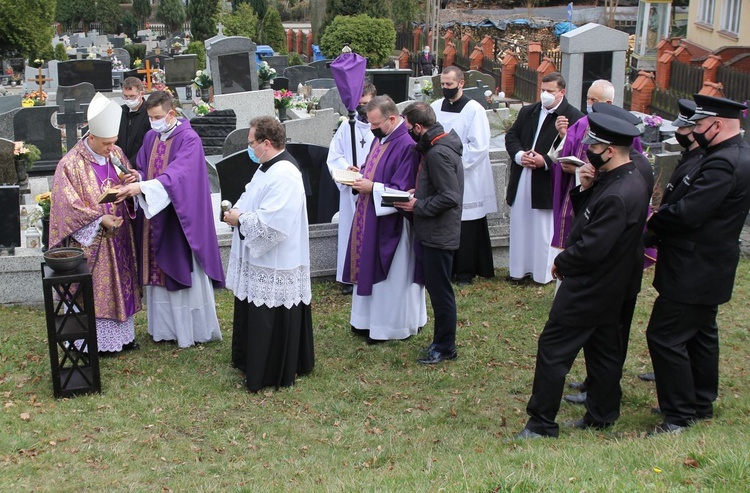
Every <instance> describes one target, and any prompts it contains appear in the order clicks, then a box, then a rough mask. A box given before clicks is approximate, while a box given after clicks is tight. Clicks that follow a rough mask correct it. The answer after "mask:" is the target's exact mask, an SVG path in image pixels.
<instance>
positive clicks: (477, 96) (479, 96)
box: [464, 86, 489, 109]
mask: <svg viewBox="0 0 750 493" xmlns="http://www.w3.org/2000/svg"><path fill="white" fill-rule="evenodd" d="M487 90H488V88H487V86H482V87H481V88H480V87H469V88H468V89H466V88H464V96H466V97H467V98H469V99H473V100H474V101H476V102H477V103H479V104H481V105H482V108H484V109H487V108H489V104H488V103H487V99H485V97H484V93H485V91H487Z"/></svg>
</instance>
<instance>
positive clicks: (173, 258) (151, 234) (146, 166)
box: [136, 120, 224, 291]
mask: <svg viewBox="0 0 750 493" xmlns="http://www.w3.org/2000/svg"><path fill="white" fill-rule="evenodd" d="M159 136H160V134H159V133H158V132H156V131H154V130H149V131H148V133H146V136H145V137H144V139H143V146H142V147H141V150H140V151H139V152H138V157H137V159H136V161H137V163H138V169H139V171H141V175H142V176H143V179H144V180H151V179H156V180H158V181H159V182H160V183H161V184H162V185H163V186H164V189H165V190H166V191H167V194H168V195H169V199H170V200H171V204H169V205H168V206H167V207H166V208H165V209H164V210H162V211H161V212H159V213H158V214H156V215H155V216H154V217H152V218H151V219H150V220H149V219H145V218H144V219H143V228H144V229H143V233H144V234H143V236H142V240H141V241H142V244H141V247H142V252H141V254H142V255H143V259H142V265H143V274H142V276H143V277H142V282H143V284H144V285H155V286H166V288H167V289H168V290H169V291H177V290H179V289H185V288H189V287H191V286H192V280H191V277H190V276H191V272H192V266H193V259H192V255H193V254H194V255H195V257H196V259H197V260H198V263H199V264H200V265H201V267H202V268H203V270H204V271H205V272H206V274H207V275H208V277H209V278H211V280H212V281H213V285H214V287H217V288H219V287H223V286H224V270H223V268H222V265H221V256H220V254H219V243H218V240H217V238H216V227H215V226H214V218H213V208H212V205H211V192H210V188H209V185H208V173H207V172H206V159H205V155H204V153H203V144H202V143H201V140H200V137H198V134H196V133H195V131H194V130H193V129H192V127H191V126H190V123H188V122H187V121H186V120H180V125H179V126H177V128H175V129H174V131H173V132H172V135H171V136H170V137H169V138H168V139H167V140H166V141H164V142H162V141H161V140H160V139H159Z"/></svg>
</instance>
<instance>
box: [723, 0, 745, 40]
mask: <svg viewBox="0 0 750 493" xmlns="http://www.w3.org/2000/svg"><path fill="white" fill-rule="evenodd" d="M741 7H742V0H725V2H724V12H723V13H722V15H721V29H722V30H724V31H729V32H730V33H733V34H739V32H740V8H741Z"/></svg>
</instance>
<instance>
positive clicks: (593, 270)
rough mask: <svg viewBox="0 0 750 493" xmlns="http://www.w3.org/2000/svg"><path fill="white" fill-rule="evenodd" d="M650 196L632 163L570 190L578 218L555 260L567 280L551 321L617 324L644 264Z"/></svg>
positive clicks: (583, 325) (554, 304) (585, 325)
mask: <svg viewBox="0 0 750 493" xmlns="http://www.w3.org/2000/svg"><path fill="white" fill-rule="evenodd" d="M649 192H650V190H649V189H648V187H647V185H646V182H645V181H644V179H643V176H642V175H641V173H639V172H638V171H637V169H636V167H635V165H634V164H633V163H632V162H630V163H628V164H625V165H623V166H620V167H618V168H615V169H614V170H612V171H608V172H606V173H600V174H599V176H598V177H597V178H596V182H595V184H594V186H593V187H591V188H589V189H587V190H585V191H583V192H581V191H580V188H574V189H573V190H572V191H571V200H572V202H573V208H574V210H575V219H574V221H573V227H572V229H571V231H570V235H569V236H568V240H567V242H566V248H565V250H563V251H562V252H561V253H560V254H559V255H558V256H557V258H555V266H556V267H557V270H558V272H559V273H560V274H561V275H562V276H563V277H564V279H563V281H562V283H561V284H560V289H559V290H558V292H557V294H556V295H555V299H554V301H553V303H552V309H551V310H550V315H549V317H550V320H554V321H556V322H558V323H561V324H563V325H569V326H573V327H593V326H599V325H609V324H614V323H617V321H618V320H619V317H620V309H621V307H622V304H623V301H624V300H625V297H626V296H627V295H628V287H629V286H628V284H629V280H630V279H631V276H632V273H633V271H634V269H635V266H636V265H640V266H641V268H642V266H643V248H642V247H640V248H639V246H640V245H641V235H642V233H643V226H644V225H645V223H646V214H647V209H648V201H649V196H650V193H649Z"/></svg>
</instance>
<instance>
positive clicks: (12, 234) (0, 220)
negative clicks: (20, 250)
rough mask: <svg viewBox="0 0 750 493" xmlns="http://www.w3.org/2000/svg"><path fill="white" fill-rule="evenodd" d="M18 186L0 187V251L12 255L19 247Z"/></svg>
mask: <svg viewBox="0 0 750 493" xmlns="http://www.w3.org/2000/svg"><path fill="white" fill-rule="evenodd" d="M19 203H20V197H19V191H18V185H0V210H2V211H3V213H2V214H0V249H3V250H4V252H3V253H4V254H6V253H11V254H12V253H13V252H14V249H15V248H17V247H20V246H21V217H20V212H21V209H20V208H19V207H18V205H19Z"/></svg>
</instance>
